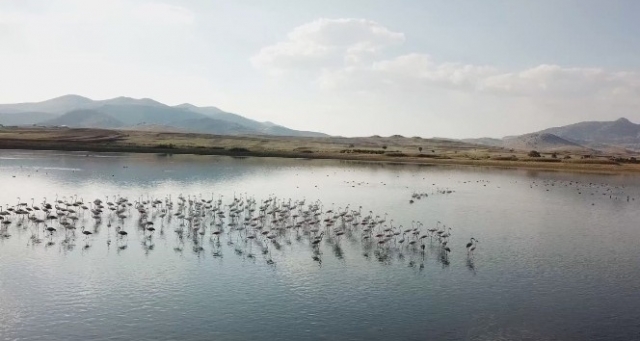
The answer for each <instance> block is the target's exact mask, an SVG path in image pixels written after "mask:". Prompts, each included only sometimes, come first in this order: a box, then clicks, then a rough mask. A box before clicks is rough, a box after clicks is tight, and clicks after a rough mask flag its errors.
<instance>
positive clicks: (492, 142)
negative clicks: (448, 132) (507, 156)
mask: <svg viewBox="0 0 640 341" xmlns="http://www.w3.org/2000/svg"><path fill="white" fill-rule="evenodd" d="M462 141H463V142H467V143H472V144H479V145H482V146H491V147H502V146H503V143H504V141H502V140H501V139H494V138H491V137H481V138H476V139H462Z"/></svg>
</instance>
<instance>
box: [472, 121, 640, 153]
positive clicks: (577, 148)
mask: <svg viewBox="0 0 640 341" xmlns="http://www.w3.org/2000/svg"><path fill="white" fill-rule="evenodd" d="M463 141H465V142H469V143H475V144H479V145H486V146H492V147H503V148H510V149H519V150H531V149H535V150H538V151H545V152H554V151H560V150H563V151H564V150H567V151H574V152H607V153H611V152H614V153H626V152H629V151H634V152H637V151H640V124H635V123H633V122H631V121H629V120H628V119H626V118H619V119H617V120H615V121H588V122H579V123H574V124H570V125H566V126H561V127H553V128H548V129H544V130H541V131H538V132H535V133H530V134H524V135H518V136H506V137H504V138H502V139H494V138H479V139H464V140H463Z"/></svg>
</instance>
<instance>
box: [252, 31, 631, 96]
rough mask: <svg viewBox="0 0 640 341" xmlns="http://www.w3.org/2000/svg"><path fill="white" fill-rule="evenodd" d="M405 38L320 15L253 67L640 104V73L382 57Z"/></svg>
mask: <svg viewBox="0 0 640 341" xmlns="http://www.w3.org/2000/svg"><path fill="white" fill-rule="evenodd" d="M402 42H404V35H403V34H402V33H399V32H393V31H391V30H389V29H388V28H386V27H384V26H382V25H380V24H378V23H375V22H372V21H367V20H364V19H335V20H329V19H320V20H316V21H313V22H311V23H308V24H305V25H302V26H300V27H297V28H295V29H294V30H293V31H292V32H291V33H289V35H288V38H287V40H286V41H283V42H280V43H277V44H275V45H272V46H268V47H265V48H263V49H262V50H261V51H260V52H259V53H258V54H257V55H256V56H255V57H254V58H253V62H254V64H255V65H256V66H258V67H260V68H263V69H266V70H267V71H277V72H278V73H284V72H290V73H295V72H299V71H301V70H305V72H307V73H309V72H311V73H313V74H314V75H315V77H316V78H315V80H316V82H317V84H319V86H320V87H321V88H323V89H328V90H340V91H349V90H351V91H353V92H356V93H371V92H375V91H387V90H389V89H402V90H405V91H412V90H415V91H422V90H424V89H425V88H434V87H436V88H444V89H449V90H456V91H464V92H470V93H475V94H478V95H493V96H503V97H504V96H514V97H529V98H532V99H554V100H558V99H565V100H569V99H575V98H582V99H591V100H593V99H599V100H626V101H630V102H633V103H638V100H637V99H636V98H637V97H638V95H640V74H639V73H637V72H613V71H607V70H604V69H600V68H581V67H562V66H559V65H547V64H543V65H539V66H535V67H531V68H527V69H524V70H518V71H508V70H501V69H500V68H499V67H496V66H491V65H472V64H461V63H455V62H437V61H436V60H434V59H433V58H432V57H430V56H429V55H426V54H422V53H410V54H404V55H399V56H396V57H394V58H390V59H389V58H387V59H385V58H381V57H380V56H379V53H378V52H380V51H381V50H382V49H384V48H385V47H388V46H391V45H395V44H400V43H402Z"/></svg>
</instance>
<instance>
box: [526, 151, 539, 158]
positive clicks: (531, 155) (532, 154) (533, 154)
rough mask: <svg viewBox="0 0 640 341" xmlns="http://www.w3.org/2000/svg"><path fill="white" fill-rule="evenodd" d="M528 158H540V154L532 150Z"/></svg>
mask: <svg viewBox="0 0 640 341" xmlns="http://www.w3.org/2000/svg"><path fill="white" fill-rule="evenodd" d="M527 156H528V157H540V153H539V152H538V151H536V150H532V151H530V152H529V154H527Z"/></svg>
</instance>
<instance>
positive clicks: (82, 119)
mask: <svg viewBox="0 0 640 341" xmlns="http://www.w3.org/2000/svg"><path fill="white" fill-rule="evenodd" d="M43 124H45V125H54V126H67V127H70V128H94V127H100V128H121V127H124V126H125V124H124V123H122V121H120V120H118V119H116V118H113V117H112V116H110V115H108V114H105V113H103V112H100V111H97V110H91V109H80V110H73V111H69V112H68V113H66V114H62V115H61V116H58V117H56V118H54V119H50V120H47V121H44V122H43Z"/></svg>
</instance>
